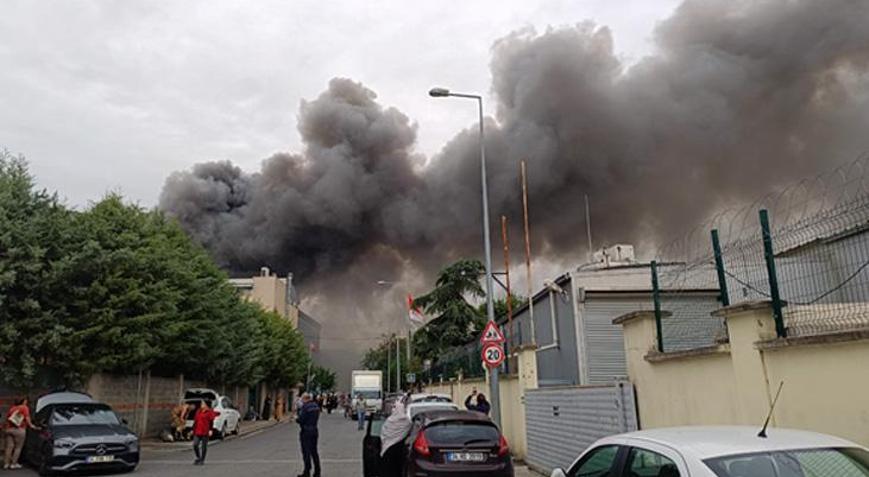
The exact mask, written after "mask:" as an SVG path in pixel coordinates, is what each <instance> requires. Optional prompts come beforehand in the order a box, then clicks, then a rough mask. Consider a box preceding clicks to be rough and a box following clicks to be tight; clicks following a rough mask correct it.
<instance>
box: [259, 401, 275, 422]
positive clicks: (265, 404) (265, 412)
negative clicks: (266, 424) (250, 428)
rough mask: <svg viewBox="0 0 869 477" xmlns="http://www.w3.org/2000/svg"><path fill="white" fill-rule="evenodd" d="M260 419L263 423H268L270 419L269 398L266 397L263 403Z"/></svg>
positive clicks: (270, 404) (270, 403)
mask: <svg viewBox="0 0 869 477" xmlns="http://www.w3.org/2000/svg"><path fill="white" fill-rule="evenodd" d="M260 417H261V418H262V420H263V421H268V420H269V419H271V418H272V398H271V397H270V396H266V400H265V401H264V402H263V412H262V413H261V414H260Z"/></svg>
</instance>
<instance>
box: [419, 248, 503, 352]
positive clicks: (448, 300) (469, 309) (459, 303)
mask: <svg viewBox="0 0 869 477" xmlns="http://www.w3.org/2000/svg"><path fill="white" fill-rule="evenodd" d="M484 272H485V268H484V267H483V264H482V263H480V261H478V260H460V261H458V262H456V263H454V264H452V265H450V266H448V267H447V268H445V269H443V270H442V271H441V272H440V274H439V275H438V279H437V282H436V283H435V288H434V289H433V290H432V291H430V292H429V293H427V294H425V295H423V296H421V297H419V298H417V299H416V300H414V302H415V303H416V304H417V305H419V306H420V307H422V308H423V310H424V311H425V312H426V314H428V315H430V316H432V317H433V319H432V320H431V321H430V322H429V323H428V324H426V325H425V326H424V327H422V328H421V329H420V330H419V331H417V332H416V333H415V334H414V339H413V345H414V347H413V349H414V352H415V353H416V354H417V355H419V356H420V357H422V358H423V359H431V360H433V361H437V359H438V357H439V356H440V355H441V354H442V353H443V352H444V351H445V350H447V349H449V348H452V347H455V346H460V345H464V344H466V343H468V342H470V341H471V340H473V339H475V338H476V335H477V333H479V332H480V331H482V329H483V327H484V326H485V323H486V318H485V314H482V313H480V312H479V310H478V309H477V308H476V307H475V306H473V305H471V304H470V303H469V302H468V298H472V299H473V298H476V299H480V298H483V297H485V293H484V291H483V287H482V286H481V285H480V277H482V276H483V275H484Z"/></svg>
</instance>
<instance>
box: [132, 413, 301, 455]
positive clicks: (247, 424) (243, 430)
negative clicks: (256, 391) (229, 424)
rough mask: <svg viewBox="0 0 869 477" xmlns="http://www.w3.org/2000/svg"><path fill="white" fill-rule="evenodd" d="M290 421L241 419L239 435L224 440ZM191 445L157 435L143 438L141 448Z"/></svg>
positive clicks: (162, 449)
mask: <svg viewBox="0 0 869 477" xmlns="http://www.w3.org/2000/svg"><path fill="white" fill-rule="evenodd" d="M288 422H290V419H284V420H283V421H276V420H274V419H271V420H268V421H241V422H240V423H239V424H238V435H237V436H232V435H230V436H226V438H225V439H224V440H227V441H231V440H233V439H238V438H240V437H244V436H247V435H251V434H254V433H257V432H260V431H262V430H264V429H269V428H271V427H275V426H277V425H280V424H286V423H288ZM219 442H221V441H220V440H217V439H215V440H212V441H211V443H210V444H209V445H213V444H217V443H219ZM191 445H192V444H191V441H180V442H163V441H161V440H160V439H159V438H157V437H150V438H148V439H142V441H141V442H140V443H139V448H140V449H142V450H143V451H146V452H166V451H175V450H182V449H186V450H189V449H190V446H191Z"/></svg>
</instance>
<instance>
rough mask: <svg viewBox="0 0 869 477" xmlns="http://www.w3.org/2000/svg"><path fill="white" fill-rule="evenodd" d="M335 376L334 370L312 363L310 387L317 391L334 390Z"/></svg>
mask: <svg viewBox="0 0 869 477" xmlns="http://www.w3.org/2000/svg"><path fill="white" fill-rule="evenodd" d="M336 377H337V375H336V374H335V371H332V370H331V369H327V368H324V367H322V366H317V365H314V366H312V367H311V376H310V389H314V390H317V391H319V392H324V391H334V390H335V380H336Z"/></svg>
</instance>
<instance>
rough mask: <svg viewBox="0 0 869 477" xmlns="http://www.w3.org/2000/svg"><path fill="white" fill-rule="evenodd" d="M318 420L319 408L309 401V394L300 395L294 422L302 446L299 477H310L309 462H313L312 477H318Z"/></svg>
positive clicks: (312, 401) (311, 400)
mask: <svg viewBox="0 0 869 477" xmlns="http://www.w3.org/2000/svg"><path fill="white" fill-rule="evenodd" d="M319 420H320V406H318V405H317V403H316V402H315V401H314V400H313V399H311V395H310V394H309V393H305V394H303V395H302V408H301V409H300V410H299V417H297V418H296V422H298V423H299V426H300V427H301V429H300V431H299V441H300V442H301V444H302V460H303V461H304V462H305V470H304V471H303V472H302V473H301V474H300V475H299V477H311V461H312V460H313V461H314V475H313V477H320V453H319V452H318V451H317V439H318V437H319V431H318V430H317V422H318V421H319Z"/></svg>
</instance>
